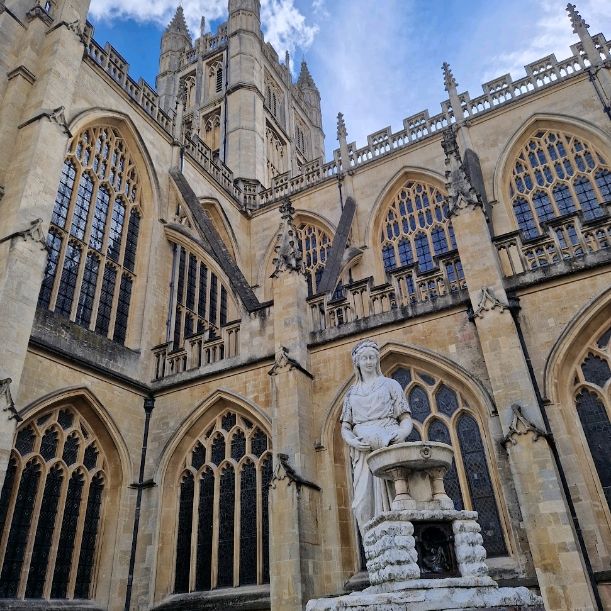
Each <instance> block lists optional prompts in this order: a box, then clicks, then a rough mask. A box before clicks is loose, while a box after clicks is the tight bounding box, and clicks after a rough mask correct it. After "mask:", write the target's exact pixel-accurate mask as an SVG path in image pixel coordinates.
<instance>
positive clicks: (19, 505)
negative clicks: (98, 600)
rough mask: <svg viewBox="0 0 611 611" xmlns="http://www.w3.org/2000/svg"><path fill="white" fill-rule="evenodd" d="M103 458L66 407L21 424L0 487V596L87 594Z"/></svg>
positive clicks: (96, 533) (92, 576)
mask: <svg viewBox="0 0 611 611" xmlns="http://www.w3.org/2000/svg"><path fill="white" fill-rule="evenodd" d="M106 471H107V463H106V458H105V456H104V453H103V451H102V448H101V446H100V444H99V442H98V441H97V439H96V436H95V434H94V432H93V430H92V429H91V428H90V427H89V425H88V424H87V422H86V421H85V420H84V418H82V417H81V416H80V415H79V414H78V413H77V412H76V411H74V410H73V409H72V408H70V407H64V408H56V409H54V410H53V411H50V412H47V413H45V414H43V415H41V416H38V417H37V418H34V419H32V420H29V421H27V422H25V423H24V424H22V425H21V426H20V427H19V429H18V431H17V435H16V438H15V445H14V447H13V450H12V452H11V458H10V461H9V466H8V471H7V474H6V478H5V481H4V486H3V488H2V493H1V494H0V566H1V567H2V568H1V570H0V597H1V598H80V599H86V598H91V597H92V596H93V586H94V582H95V570H96V559H97V551H98V547H99V535H100V532H101V528H100V522H101V519H102V516H103V508H104V507H103V499H104V489H105V488H106V487H107V474H106Z"/></svg>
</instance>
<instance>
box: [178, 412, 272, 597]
mask: <svg viewBox="0 0 611 611" xmlns="http://www.w3.org/2000/svg"><path fill="white" fill-rule="evenodd" d="M271 478H272V456H271V445H270V440H269V438H268V436H267V435H266V434H265V432H264V431H262V430H261V429H260V428H259V427H258V426H257V425H256V424H254V423H253V422H251V421H250V420H249V419H248V418H246V417H244V416H240V415H238V414H236V413H235V412H232V411H225V412H223V413H221V414H220V415H219V416H218V417H217V418H216V419H215V421H214V423H213V424H212V425H211V426H209V427H208V429H207V430H206V432H205V433H204V434H203V435H201V436H200V437H199V438H198V439H197V440H196V441H195V443H194V444H193V445H192V446H191V449H190V451H189V453H188V454H187V456H186V457H185V459H184V462H183V470H182V473H181V475H180V482H179V485H178V490H179V496H178V499H177V511H178V513H177V515H178V530H177V534H176V562H175V567H174V568H175V573H174V591H175V592H190V591H202V590H211V589H214V588H221V587H236V586H242V585H253V584H261V583H267V582H269V524H268V522H269V502H268V489H269V485H270V482H271Z"/></svg>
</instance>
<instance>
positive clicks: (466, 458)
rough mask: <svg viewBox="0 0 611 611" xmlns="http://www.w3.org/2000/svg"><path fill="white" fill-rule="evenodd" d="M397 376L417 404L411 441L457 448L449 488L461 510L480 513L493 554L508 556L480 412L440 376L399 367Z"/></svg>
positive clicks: (447, 480)
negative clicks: (433, 442)
mask: <svg viewBox="0 0 611 611" xmlns="http://www.w3.org/2000/svg"><path fill="white" fill-rule="evenodd" d="M392 377H393V378H394V379H395V380H397V382H399V384H401V387H402V388H403V390H404V392H405V394H406V396H407V398H408V401H409V403H410V406H411V409H412V418H413V420H414V429H413V431H412V433H411V435H410V439H409V441H417V440H425V441H426V440H429V441H440V442H442V443H447V444H449V445H451V446H452V447H453V449H454V462H453V464H452V468H451V469H450V470H449V471H448V473H447V474H446V476H445V478H444V482H445V487H446V491H447V493H448V495H449V496H450V498H451V499H452V500H453V501H454V506H455V508H456V509H468V510H475V511H477V512H478V514H479V517H478V521H479V523H480V525H481V526H482V533H481V534H482V538H483V539H484V547H485V548H486V552H487V554H488V556H489V557H493V556H504V555H506V554H507V546H506V543H505V533H504V529H503V526H502V521H501V514H500V507H499V503H498V499H499V498H500V496H499V493H498V490H497V489H496V486H495V484H494V483H493V478H492V476H491V473H492V470H491V468H490V459H489V456H490V452H489V449H488V448H487V445H486V441H485V436H484V435H483V434H482V430H481V425H480V424H479V422H478V419H477V415H476V414H475V413H474V412H473V410H472V409H471V408H470V407H469V405H468V404H467V402H466V400H465V399H464V397H463V396H462V395H461V394H460V392H458V391H457V390H456V389H454V388H453V387H452V386H451V385H449V384H448V383H447V382H445V381H444V380H441V379H439V378H438V377H436V376H432V375H431V374H429V373H426V372H424V371H421V370H418V369H416V368H413V367H399V368H398V369H396V370H395V371H394V372H393V373H392Z"/></svg>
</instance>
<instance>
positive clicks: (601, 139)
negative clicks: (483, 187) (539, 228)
mask: <svg viewBox="0 0 611 611" xmlns="http://www.w3.org/2000/svg"><path fill="white" fill-rule="evenodd" d="M537 129H556V130H560V131H565V132H568V133H570V134H574V135H576V136H579V137H582V138H584V139H586V140H587V141H590V142H592V143H593V144H594V145H595V146H597V148H599V149H600V150H603V151H609V153H610V155H609V156H611V138H610V137H609V135H608V134H606V133H605V132H603V131H602V130H601V129H600V128H598V127H597V126H596V125H594V124H592V123H590V122H588V121H584V120H583V119H580V118H578V117H574V116H569V115H563V114H555V113H535V114H533V115H532V116H530V117H529V118H528V119H526V120H525V121H524V122H523V123H522V125H520V126H519V127H518V128H517V129H516V130H515V131H514V133H513V135H512V136H511V137H510V138H509V140H508V141H507V143H506V144H505V147H504V148H503V150H502V151H501V154H500V155H499V157H498V160H497V163H496V166H495V168H494V174H493V179H492V199H493V200H496V201H499V202H508V200H509V198H508V196H507V193H508V184H509V176H510V174H511V171H512V162H513V160H514V158H515V157H516V155H517V154H518V152H519V150H520V148H521V147H522V146H524V144H525V143H526V142H527V140H528V138H529V137H530V136H531V135H532V134H533V133H534V132H535V131H536V130H537ZM505 208H506V211H507V214H508V215H509V216H510V218H511V216H512V211H511V209H510V207H509V206H508V204H507V203H506V204H505Z"/></svg>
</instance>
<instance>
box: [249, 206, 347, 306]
mask: <svg viewBox="0 0 611 611" xmlns="http://www.w3.org/2000/svg"><path fill="white" fill-rule="evenodd" d="M293 222H294V224H295V227H297V228H299V226H300V225H301V224H303V223H306V224H308V225H312V226H313V227H316V228H317V229H319V230H321V231H322V232H324V233H326V234H327V235H328V236H329V238H330V241H331V242H332V241H333V237H334V236H335V231H336V229H337V228H336V226H335V225H334V224H333V223H332V222H331V221H330V220H329V219H327V218H326V217H324V216H323V215H321V214H318V213H316V212H312V211H310V210H307V211H306V210H296V211H295V217H294V219H293ZM279 224H280V220H278V225H279ZM278 225H276V226H275V227H274V231H273V233H272V237H271V239H270V241H269V242H268V244H267V248H266V249H265V256H264V258H263V263H262V264H261V266H260V267H259V273H258V277H259V282H258V284H259V286H262V287H263V290H264V293H263V295H264V299H271V298H272V279H271V274H272V272H273V264H272V261H273V259H274V256H275V251H274V247H275V246H276V235H277V229H278ZM331 242H330V243H331ZM329 247H330V244H329ZM302 254H303V253H302Z"/></svg>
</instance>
